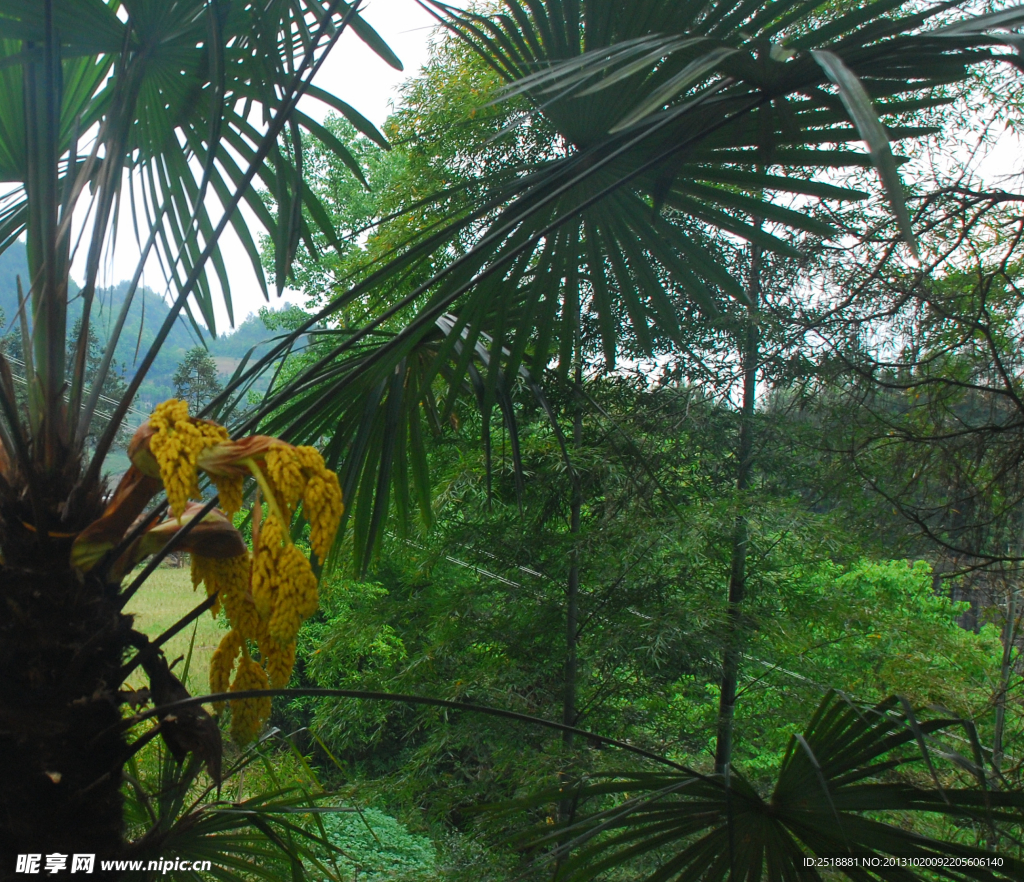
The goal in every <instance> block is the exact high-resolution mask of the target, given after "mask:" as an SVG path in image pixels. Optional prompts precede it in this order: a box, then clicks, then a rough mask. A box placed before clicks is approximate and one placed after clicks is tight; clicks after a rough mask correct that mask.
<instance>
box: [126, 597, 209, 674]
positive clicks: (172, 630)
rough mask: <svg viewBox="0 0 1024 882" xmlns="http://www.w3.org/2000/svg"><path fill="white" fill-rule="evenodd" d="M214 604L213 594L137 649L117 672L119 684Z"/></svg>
mask: <svg viewBox="0 0 1024 882" xmlns="http://www.w3.org/2000/svg"><path fill="white" fill-rule="evenodd" d="M216 602H217V594H216V593H213V594H211V595H210V596H209V597H207V598H206V600H204V601H203V602H202V603H200V604H197V605H196V606H195V607H194V608H193V609H192V610H191V611H189V612H187V613H186V614H185V615H183V616H182V617H181V618H180V619H178V621H176V622H175V623H174V624H173V625H171V626H170V627H169V628H167V629H165V630H164V631H163V633H161V634H160V635H159V636H157V637H154V638H153V639H152V640H149V641H148V642H147V643H146V645H145V646H144V647H142V648H141V649H139V651H138V652H137V653H136V654H135V655H134V656H133V657H132V658H131V660H130V661H128V662H126V663H125V665H124V667H122V668H121V670H120V672H119V678H120V682H122V683H123V682H124V681H125V680H126V679H127V678H128V677H129V676H130V675H131V672H132V671H134V670H135V669H136V668H137V667H138V666H139V665H141V664H143V663H144V662H145V661H146V660H147V659H148V658H149V657H150V656H152V655H154V654H155V653H156V652H157V650H159V649H160V647H161V646H163V644H164V643H166V642H167V641H168V640H170V639H171V638H172V637H173V636H174V635H175V634H177V633H178V632H180V631H182V630H183V629H185V628H187V627H188V626H189V625H191V624H192V623H193V622H194V621H195V620H196V619H198V618H199V617H200V616H201V615H202V614H203V613H204V612H206V611H207V610H208V609H211V608H212V607H213V605H214V604H215V603H216Z"/></svg>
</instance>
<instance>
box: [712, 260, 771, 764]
mask: <svg viewBox="0 0 1024 882" xmlns="http://www.w3.org/2000/svg"><path fill="white" fill-rule="evenodd" d="M760 275H761V249H760V247H759V246H757V245H751V246H750V278H749V283H748V285H747V295H748V297H749V305H748V307H747V317H746V318H747V321H746V329H745V334H744V337H743V342H742V357H743V402H742V405H741V410H740V437H739V451H738V460H739V462H738V465H737V469H736V497H737V498H736V504H737V506H738V508H737V512H736V519H735V521H734V523H733V537H732V554H731V557H732V562H731V567H730V573H729V607H728V628H727V633H726V643H725V650H724V652H723V653H722V680H721V690H720V693H719V701H718V732H717V741H716V745H715V771H716V772H717V773H718V774H720V775H728V773H729V766H730V764H731V762H732V736H733V719H734V717H735V710H736V684H737V681H738V678H739V669H740V658H741V656H742V647H741V645H740V642H741V640H742V633H741V631H742V629H741V627H740V624H741V623H740V617H741V614H742V606H743V599H744V597H745V596H746V585H747V550H748V544H749V538H750V535H749V526H748V523H747V516H746V512H745V510H744V506H745V504H746V503H745V495H746V491H747V488H748V487H749V486H750V478H751V475H752V473H753V467H754V401H755V398H756V396H757V363H758V355H759V353H758V345H759V344H758V329H757V308H758V300H759V293H760Z"/></svg>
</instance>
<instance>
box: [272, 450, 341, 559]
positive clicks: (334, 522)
mask: <svg viewBox="0 0 1024 882" xmlns="http://www.w3.org/2000/svg"><path fill="white" fill-rule="evenodd" d="M265 461H266V468H267V478H268V479H269V480H270V482H271V484H272V486H273V488H274V490H275V493H276V495H277V501H278V503H279V504H280V505H281V506H282V507H283V508H284V509H285V511H284V512H283V513H284V514H285V516H287V517H290V516H291V514H292V512H293V511H294V510H295V506H296V505H297V504H298V502H299V500H300V499H301V500H302V511H303V513H304V514H305V516H306V520H307V521H309V533H310V544H311V545H312V546H313V551H314V552H315V553H316V556H317V557H318V558H319V559H320V560H321V561H323V560H324V559H325V558H326V557H327V553H328V551H330V548H331V543H332V542H333V541H334V534H335V533H336V532H337V531H338V524H339V523H340V522H341V516H342V514H343V513H344V511H345V506H344V505H342V501H341V487H340V485H339V484H338V476H337V475H335V474H334V472H332V471H330V470H329V469H328V468H327V466H326V465H324V459H323V457H322V456H321V455H320V452H319V451H318V450H317V449H316V448H315V447H291V446H288V445H281V446H279V447H274V448H271V449H270V450H268V451H267V455H266V459H265Z"/></svg>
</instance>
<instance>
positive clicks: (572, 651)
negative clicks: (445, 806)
mask: <svg viewBox="0 0 1024 882" xmlns="http://www.w3.org/2000/svg"><path fill="white" fill-rule="evenodd" d="M573 386H574V389H573V391H574V393H575V394H574V395H573V400H574V412H573V418H572V446H573V451H574V452H578V451H579V450H580V448H581V447H582V446H583V406H582V403H581V396H582V394H583V392H582V390H583V369H582V366H581V365H580V364H579V362H577V364H576V377H575V382H574V384H573ZM572 485H573V487H572V500H571V501H570V511H569V541H570V542H571V543H572V550H571V552H570V554H571V558H570V562H569V578H568V581H567V583H566V592H565V593H566V604H565V647H566V649H565V674H564V681H563V691H562V722H563V723H564V724H565V725H566V726H575V725H576V671H577V657H576V645H577V642H578V631H579V596H580V550H579V537H580V514H581V510H582V508H583V493H582V491H581V489H580V482H579V475H576V474H574V476H573V482H572ZM562 741H563V743H564V744H565V746H566V747H567V748H571V747H572V744H573V735H572V732H563V733H562Z"/></svg>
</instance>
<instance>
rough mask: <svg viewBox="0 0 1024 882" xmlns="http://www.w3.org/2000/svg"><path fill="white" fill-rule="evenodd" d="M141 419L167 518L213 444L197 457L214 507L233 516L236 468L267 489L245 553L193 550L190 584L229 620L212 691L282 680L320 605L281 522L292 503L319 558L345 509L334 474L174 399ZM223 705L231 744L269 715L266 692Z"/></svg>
mask: <svg viewBox="0 0 1024 882" xmlns="http://www.w3.org/2000/svg"><path fill="white" fill-rule="evenodd" d="M149 422H150V426H151V427H152V429H153V430H154V431H153V433H152V436H151V437H150V438H149V448H150V451H151V452H152V454H153V458H154V459H155V460H156V462H157V465H158V466H159V470H160V477H161V479H162V481H163V483H164V487H165V489H166V491H167V498H168V501H169V503H170V505H171V510H172V512H174V514H175V516H176V517H179V518H180V516H181V514H182V512H183V511H184V509H185V505H186V501H187V500H188V498H189V497H190V496H198V495H199V488H198V486H197V472H198V468H199V466H198V464H197V463H198V460H199V458H200V454H202V452H203V451H204V450H207V449H208V448H211V447H216V446H217V445H219V444H225V447H224V448H219V449H218V450H215V451H210V453H208V454H204V455H203V463H204V466H203V468H204V469H205V470H207V472H208V473H210V476H211V478H213V480H214V482H215V484H216V486H217V490H218V493H219V495H220V501H221V506H222V508H223V509H224V510H225V511H226V512H227V513H228V514H233V513H235V512H237V511H238V510H239V509H240V508H241V507H242V502H243V496H242V476H241V470H242V469H245V470H248V471H250V472H251V473H252V474H253V475H254V476H255V477H256V479H257V483H258V485H259V486H260V487H261V488H262V489H263V491H264V493H265V495H266V496H267V497H268V499H267V502H268V503H269V508H270V512H269V514H268V515H267V516H266V517H265V518H264V519H263V522H262V524H259V522H258V521H254V524H253V526H254V530H253V536H254V541H255V547H254V551H253V554H252V555H251V556H250V554H249V553H248V552H247V553H245V554H243V555H239V556H236V557H228V558H211V557H205V556H202V555H199V554H193V556H192V584H193V586H195V587H198V586H199V584H200V583H203V584H205V586H206V592H207V594H208V595H213V594H215V593H216V595H217V601H216V605H215V606H214V607H213V608H212V611H213V614H214V615H215V616H216V615H217V613H218V611H219V610H220V609H221V608H223V610H224V614H225V616H226V618H227V620H228V622H229V623H230V625H231V630H230V631H229V632H228V633H227V634H226V635H225V636H224V638H223V639H222V640H221V642H220V645H219V646H218V647H217V650H216V651H215V652H214V654H213V658H212V660H211V663H210V687H211V689H212V690H213V691H214V692H226V691H229V690H230V691H232V692H239V691H242V690H253V689H266V688H268V687H271V686H272V687H275V688H278V687H283V686H286V685H287V684H288V680H289V679H290V678H291V674H292V669H293V668H294V666H295V640H296V636H297V634H298V631H299V628H300V626H301V625H302V622H303V621H304V620H305V619H307V618H308V617H309V616H311V615H312V614H313V613H314V612H315V611H316V608H317V604H318V603H319V597H318V592H317V580H316V576H314V575H313V570H312V567H311V566H310V563H309V560H307V558H306V557H305V555H303V553H302V552H301V551H300V550H299V549H298V548H296V547H295V545H294V544H293V543H292V541H291V537H290V535H289V532H288V527H289V524H290V522H291V517H292V515H293V514H294V512H295V509H296V507H297V506H298V504H299V503H300V502H301V503H302V508H303V513H304V515H305V517H306V520H307V521H308V522H309V524H310V536H311V544H312V546H313V550H314V552H315V553H316V555H317V557H318V558H319V559H320V560H324V559H325V558H326V556H327V553H328V551H329V550H330V547H331V543H332V542H333V541H334V534H335V533H336V532H337V529H338V525H339V523H340V522H341V516H342V514H343V512H344V507H343V505H342V499H341V487H340V486H339V484H338V478H337V476H336V475H335V474H334V472H332V471H330V470H328V469H327V467H326V466H325V464H324V461H323V457H322V456H321V455H320V453H319V452H318V451H317V450H316V449H315V448H313V447H293V446H291V445H290V444H286V443H285V442H283V441H279V440H277V439H274V438H265V437H263V436H254V437H253V438H248V439H242V440H241V441H237V442H232V441H231V440H230V438H229V436H228V433H227V430H226V429H224V428H223V427H221V426H217V425H215V424H213V423H209V422H204V421H201V420H193V419H190V418H189V415H188V407H187V405H186V404H185V402H183V401H178V400H176V399H171V400H170V401H165V402H164V403H163V404H161V405H159V406H158V407H157V408H156V410H155V411H154V412H153V415H152V417H150V421H149ZM252 643H255V644H256V647H257V648H258V649H259V656H258V659H259V660H258V661H257V660H255V659H253V658H252V657H251V656H250V654H249V650H250V644H252ZM236 662H237V667H236ZM232 673H234V678H233V679H232ZM231 706H232V710H231V734H232V737H233V738H234V739H235V740H236V741H237V742H239V743H240V744H244V743H246V742H248V741H251V740H252V739H253V738H255V737H256V735H257V734H258V733H259V730H260V727H261V726H262V725H263V723H264V721H265V720H266V719H267V717H268V716H269V715H270V699H269V698H267V699H265V700H264V699H246V700H240V701H236V702H232V703H231ZM219 709H220V708H218V710H219Z"/></svg>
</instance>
